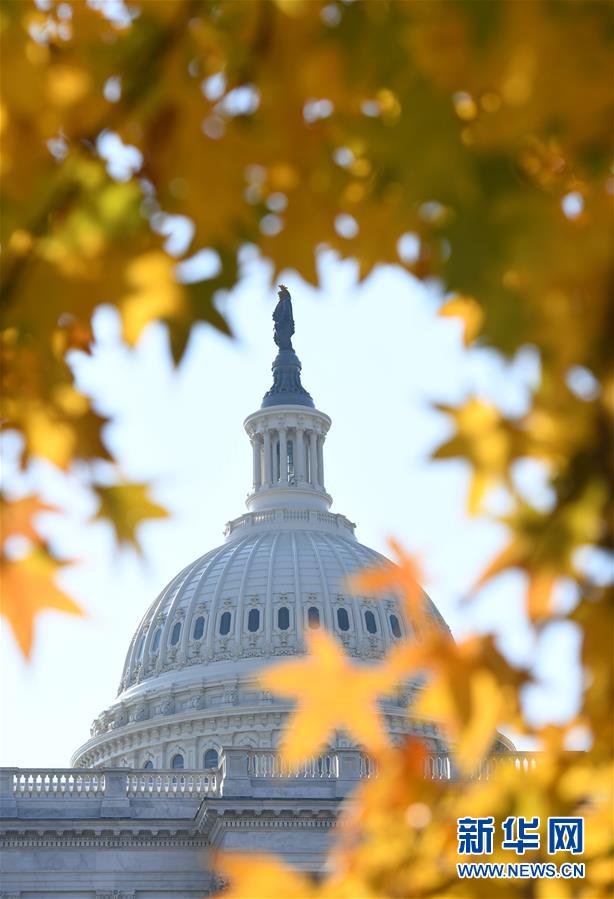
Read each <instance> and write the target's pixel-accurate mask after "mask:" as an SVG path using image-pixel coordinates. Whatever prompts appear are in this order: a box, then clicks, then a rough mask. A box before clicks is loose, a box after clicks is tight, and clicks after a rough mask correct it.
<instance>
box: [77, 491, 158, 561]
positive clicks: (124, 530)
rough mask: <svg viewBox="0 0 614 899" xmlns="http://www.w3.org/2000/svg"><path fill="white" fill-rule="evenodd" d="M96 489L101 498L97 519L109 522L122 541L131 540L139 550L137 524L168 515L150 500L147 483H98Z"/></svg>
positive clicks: (95, 518)
mask: <svg viewBox="0 0 614 899" xmlns="http://www.w3.org/2000/svg"><path fill="white" fill-rule="evenodd" d="M94 491H95V493H96V495H97V496H98V498H99V500H100V507H99V509H98V512H97V513H96V515H95V517H94V520H95V521H100V520H101V519H104V520H108V521H110V523H111V524H112V526H113V528H114V530H115V536H116V539H117V541H118V543H120V544H121V543H128V544H131V545H132V546H134V547H135V548H137V549H138V548H139V543H138V538H137V533H136V532H137V528H138V526H139V525H140V524H141V523H142V522H143V521H146V520H148V519H152V518H167V517H168V512H167V511H166V509H164V508H163V507H162V506H160V505H158V504H157V503H154V502H152V501H151V500H150V499H149V497H148V492H149V487H148V485H147V484H137V483H134V484H113V485H111V486H109V487H104V486H100V485H95V486H94Z"/></svg>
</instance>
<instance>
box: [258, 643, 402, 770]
mask: <svg viewBox="0 0 614 899" xmlns="http://www.w3.org/2000/svg"><path fill="white" fill-rule="evenodd" d="M307 648H308V653H309V654H308V655H307V656H306V657H305V658H301V659H298V660H294V661H291V662H283V663H282V664H280V665H276V666H275V667H273V668H270V669H268V670H267V671H266V672H264V673H263V674H261V675H260V678H259V679H260V683H261V684H262V686H263V687H265V688H266V689H269V690H272V691H273V692H274V693H278V694H279V695H280V696H286V697H288V698H291V699H294V700H296V703H297V708H296V710H295V711H294V712H293V714H292V716H291V719H290V723H289V725H288V730H287V731H286V734H285V738H284V745H283V748H282V755H283V758H284V759H285V760H286V761H287V762H288V763H289V764H291V765H293V764H298V763H299V762H300V761H302V760H304V759H306V758H310V757H311V756H313V755H314V754H315V753H316V752H318V751H319V750H320V749H322V748H323V746H324V745H325V743H326V740H327V738H329V737H330V736H331V733H332V731H334V730H336V729H343V730H345V731H346V732H347V733H348V734H349V735H350V736H352V737H353V738H354V739H355V740H357V741H358V742H359V743H360V744H361V745H363V746H364V747H365V749H366V750H367V751H370V752H377V751H380V750H381V749H382V748H383V747H384V746H386V745H387V742H388V739H387V736H386V732H385V729H384V726H383V723H382V719H381V715H380V713H379V711H378V709H377V702H378V699H381V698H382V697H383V696H384V695H385V694H386V693H390V692H391V690H392V689H393V688H394V687H395V686H396V685H397V683H398V675H397V673H396V672H395V671H392V670H387V669H386V668H384V667H382V666H367V665H355V664H353V663H352V662H351V661H350V660H349V659H348V657H347V656H346V655H345V654H344V652H343V651H342V650H341V649H340V647H339V645H338V643H337V642H336V641H335V640H334V639H333V638H332V637H331V636H330V635H329V634H327V633H326V632H325V631H314V632H312V633H310V634H308V635H307ZM333 684H336V685H337V686H338V688H339V689H338V690H337V689H335V688H331V686H332V685H333ZM339 691H340V692H339Z"/></svg>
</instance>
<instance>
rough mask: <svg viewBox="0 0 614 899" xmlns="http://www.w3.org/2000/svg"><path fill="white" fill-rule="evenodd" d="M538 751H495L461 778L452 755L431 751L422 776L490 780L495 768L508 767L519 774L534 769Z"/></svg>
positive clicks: (495, 770)
mask: <svg viewBox="0 0 614 899" xmlns="http://www.w3.org/2000/svg"><path fill="white" fill-rule="evenodd" d="M539 755H540V753H539V752H518V751H516V752H497V753H493V754H492V755H489V756H488V757H487V758H485V759H482V761H481V762H479V763H478V765H477V766H476V768H475V770H474V771H473V773H472V774H471V775H470V776H468V777H465V778H463V777H462V776H461V774H460V773H459V771H458V769H457V766H456V764H455V762H454V756H453V755H450V753H448V752H432V753H430V754H429V755H428V756H427V757H426V759H425V762H424V776H425V777H426V778H427V780H445V781H456V780H463V779H466V780H471V781H480V780H490V779H491V778H492V777H493V776H494V775H495V773H496V772H497V770H499V769H500V768H503V767H510V768H513V769H514V770H516V771H518V772H519V773H521V774H523V773H524V774H527V773H529V772H530V771H533V770H535V767H536V765H537V762H538V758H539Z"/></svg>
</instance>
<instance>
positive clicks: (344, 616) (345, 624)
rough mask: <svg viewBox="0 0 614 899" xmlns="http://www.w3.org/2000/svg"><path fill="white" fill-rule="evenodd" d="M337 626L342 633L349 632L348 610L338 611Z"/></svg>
mask: <svg viewBox="0 0 614 899" xmlns="http://www.w3.org/2000/svg"><path fill="white" fill-rule="evenodd" d="M337 624H338V625H339V630H340V631H349V629H350V618H349V616H348V613H347V609H337Z"/></svg>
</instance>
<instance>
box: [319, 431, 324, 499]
mask: <svg viewBox="0 0 614 899" xmlns="http://www.w3.org/2000/svg"><path fill="white" fill-rule="evenodd" d="M318 484H320V486H321V487H322V488H323V487H324V435H323V434H320V436H319V437H318Z"/></svg>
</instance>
